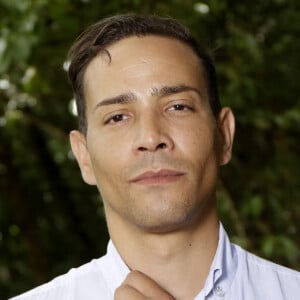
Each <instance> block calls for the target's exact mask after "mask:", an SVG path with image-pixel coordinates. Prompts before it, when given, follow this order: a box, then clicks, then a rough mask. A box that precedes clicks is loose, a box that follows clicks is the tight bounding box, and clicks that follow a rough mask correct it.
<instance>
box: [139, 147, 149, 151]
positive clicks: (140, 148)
mask: <svg viewBox="0 0 300 300" xmlns="http://www.w3.org/2000/svg"><path fill="white" fill-rule="evenodd" d="M138 149H139V151H142V152H144V151H147V148H146V147H139V148H138Z"/></svg>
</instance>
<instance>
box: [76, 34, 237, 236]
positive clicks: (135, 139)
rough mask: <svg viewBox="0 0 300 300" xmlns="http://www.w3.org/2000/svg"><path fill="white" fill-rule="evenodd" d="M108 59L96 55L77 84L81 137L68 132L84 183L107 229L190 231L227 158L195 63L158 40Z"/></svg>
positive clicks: (136, 41) (129, 46)
mask: <svg viewBox="0 0 300 300" xmlns="http://www.w3.org/2000/svg"><path fill="white" fill-rule="evenodd" d="M108 51H109V53H110V55H111V61H109V58H108V56H107V54H105V53H102V54H99V55H98V56H97V57H96V58H95V59H93V60H92V61H91V63H90V64H89V66H88V67H87V69H86V73H85V76H84V89H85V97H86V105H87V120H88V129H87V136H86V139H85V137H83V136H82V135H80V134H79V133H78V132H73V134H71V143H72V147H73V151H74V152H75V155H76V157H77V159H78V161H79V164H80V166H81V170H82V174H83V178H84V179H85V181H86V182H87V183H89V184H97V186H98V188H99V190H100V193H101V196H102V198H103V202H104V206H105V212H106V216H107V220H108V224H109V223H110V222H121V223H122V224H127V225H130V226H135V227H137V228H140V229H142V230H146V231H151V232H166V231H170V230H174V229H178V228H183V227H184V226H187V225H190V224H194V223H195V222H196V221H197V220H198V219H199V218H200V216H201V212H202V211H204V208H205V207H207V205H211V203H213V202H214V197H215V196H214V194H215V186H216V180H217V173H218V167H219V165H220V164H223V163H226V162H227V161H228V159H229V156H230V155H229V154H228V151H230V149H229V150H228V145H225V146H224V145H223V144H224V138H222V133H220V129H219V126H218V122H217V120H216V119H215V118H214V116H213V114H212V111H211V108H210V106H209V100H208V92H207V88H206V81H205V78H204V74H203V72H202V69H201V68H202V67H201V64H200V62H199V59H198V58H197V57H196V55H195V54H194V53H193V51H192V50H191V49H190V48H189V47H188V46H186V45H184V44H183V43H181V42H179V41H177V40H174V39H169V38H164V37H158V36H146V37H130V38H126V39H123V40H121V41H119V42H117V43H115V44H113V45H112V46H110V47H108ZM222 126H223V125H221V127H222ZM221 131H222V130H221ZM229 148H231V145H230V146H229ZM209 203H210V204H209Z"/></svg>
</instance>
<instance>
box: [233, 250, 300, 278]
mask: <svg viewBox="0 0 300 300" xmlns="http://www.w3.org/2000/svg"><path fill="white" fill-rule="evenodd" d="M235 247H236V249H237V252H238V255H239V256H240V257H241V258H242V260H244V262H245V263H246V264H247V265H248V267H251V268H255V269H257V270H259V271H260V272H266V273H274V274H276V275H277V276H279V277H292V278H295V279H298V280H300V272H298V271H295V270H292V269H290V268H287V267H284V266H281V265H279V264H276V263H273V262H271V261H269V260H266V259H263V258H261V257H259V256H257V255H255V254H253V253H250V252H248V251H246V250H244V249H242V248H241V247H239V246H235Z"/></svg>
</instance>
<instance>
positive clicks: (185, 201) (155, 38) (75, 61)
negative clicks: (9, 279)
mask: <svg viewBox="0 0 300 300" xmlns="http://www.w3.org/2000/svg"><path fill="white" fill-rule="evenodd" d="M70 62H71V64H70V68H69V76H70V80H71V83H72V86H73V89H74V93H75V96H76V101H77V107H78V114H79V127H80V130H79V131H72V132H71V134H70V141H71V146H72V150H73V152H74V154H75V156H76V159H77V161H78V163H79V166H80V169H81V173H82V177H83V179H84V181H85V182H86V183H88V184H91V185H97V187H98V189H99V192H100V194H101V197H102V199H103V203H104V208H105V214H106V219H107V226H108V230H109V234H110V238H111V241H110V242H109V245H108V252H107V254H106V255H105V256H104V257H102V258H100V259H96V260H93V261H92V262H90V263H88V264H86V265H84V266H82V267H80V268H77V269H72V270H71V271H70V272H69V273H67V274H65V275H63V276H60V277H58V278H56V279H54V280H53V281H51V282H50V283H47V284H45V285H43V286H41V287H38V288H36V289H34V290H32V291H29V292H27V293H25V294H23V295H21V296H19V297H16V298H15V299H24V300H25V299H28V300H29V299H53V300H54V299H102V300H106V299H116V300H121V299H126V300H131V299H160V300H164V299H177V300H181V299H185V300H188V299H243V300H244V299H246V300H250V299H251V300H254V299H255V300H259V299H261V300H266V299H272V300H279V299H286V300H292V299H299V294H300V274H299V273H298V272H296V271H292V270H289V269H287V268H284V267H281V266H278V265H275V264H273V263H271V262H268V261H265V260H263V259H261V258H258V257H256V256H254V255H252V254H250V253H248V252H246V251H245V250H243V249H241V248H240V247H238V246H236V245H234V244H231V243H230V242H229V240H228V237H227V235H226V233H225V231H224V229H223V227H222V225H221V224H220V223H219V220H218V215H217V208H216V196H215V193H216V183H217V178H218V169H219V167H220V166H221V165H225V164H226V163H227V162H229V160H230V158H231V149H232V143H233V136H234V117H233V114H232V112H231V110H230V109H229V108H221V106H220V103H219V99H218V93H217V83H216V78H215V69H214V66H213V63H212V60H211V58H210V57H209V56H208V55H207V54H206V52H205V51H204V50H203V49H202V48H201V47H200V45H199V44H198V43H197V42H196V41H195V40H194V39H193V38H192V37H191V36H190V33H189V32H188V31H187V29H186V28H184V27H182V25H180V24H178V23H177V22H176V21H174V20H171V19H163V18H158V17H152V16H149V17H143V16H136V15H123V16H115V17H111V18H107V19H104V20H102V21H100V22H98V23H96V24H94V25H92V26H91V27H90V28H88V29H87V31H86V32H84V33H83V34H82V35H81V37H80V38H79V39H78V40H77V41H76V42H75V44H74V46H73V47H72V49H71V51H70Z"/></svg>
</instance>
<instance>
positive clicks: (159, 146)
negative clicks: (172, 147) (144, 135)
mask: <svg viewBox="0 0 300 300" xmlns="http://www.w3.org/2000/svg"><path fill="white" fill-rule="evenodd" d="M165 148H167V144H166V143H160V144H158V145H157V147H156V149H165Z"/></svg>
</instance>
